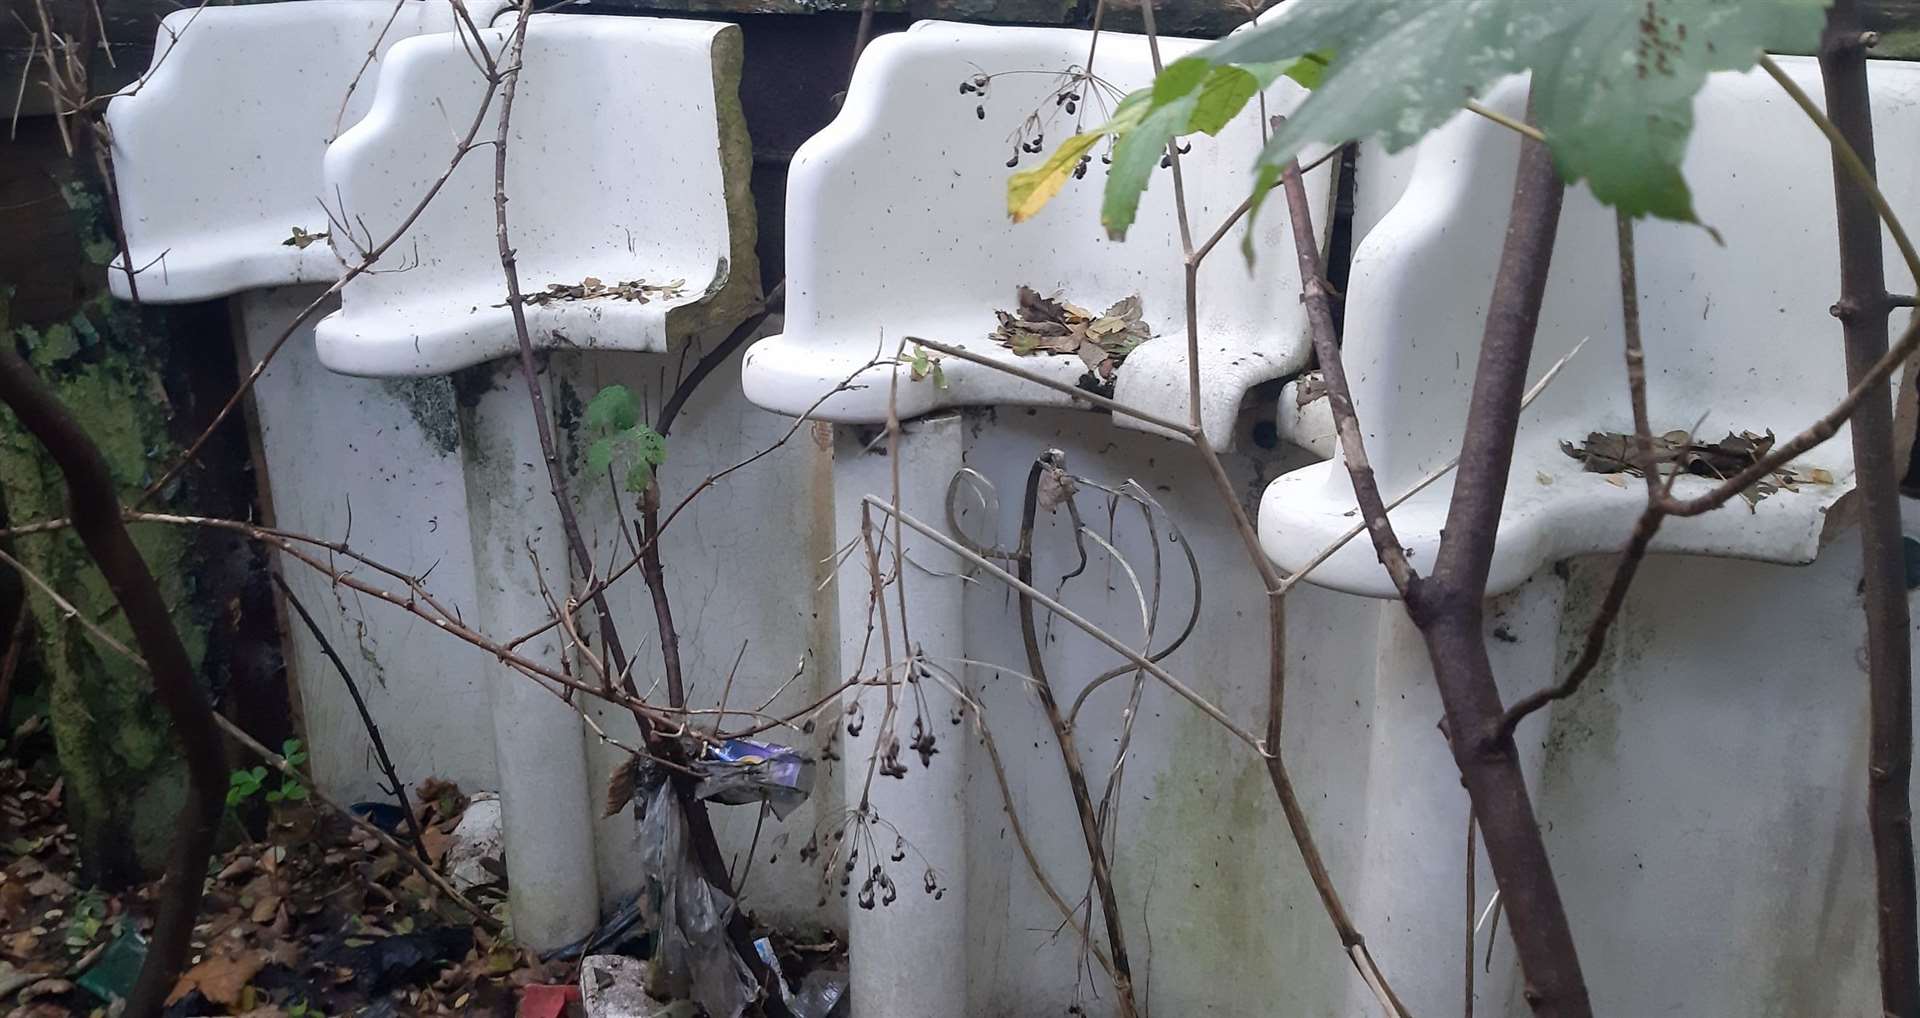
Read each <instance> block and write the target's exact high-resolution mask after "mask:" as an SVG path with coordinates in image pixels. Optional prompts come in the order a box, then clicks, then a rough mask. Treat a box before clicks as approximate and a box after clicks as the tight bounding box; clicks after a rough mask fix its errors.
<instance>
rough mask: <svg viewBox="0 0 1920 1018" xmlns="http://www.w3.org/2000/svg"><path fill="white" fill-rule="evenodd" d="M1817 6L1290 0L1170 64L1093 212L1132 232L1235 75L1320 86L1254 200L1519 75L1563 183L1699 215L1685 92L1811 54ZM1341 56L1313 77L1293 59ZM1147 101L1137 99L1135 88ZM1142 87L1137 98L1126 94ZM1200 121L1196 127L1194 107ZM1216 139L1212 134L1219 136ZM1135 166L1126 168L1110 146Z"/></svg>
mask: <svg viewBox="0 0 1920 1018" xmlns="http://www.w3.org/2000/svg"><path fill="white" fill-rule="evenodd" d="M1826 6H1827V0H1445V2H1436V0H1289V2H1288V3H1287V4H1285V5H1284V6H1282V7H1281V8H1280V9H1279V10H1278V11H1277V12H1276V13H1275V14H1274V16H1273V17H1272V18H1271V19H1270V20H1268V21H1266V22H1264V23H1262V24H1260V25H1259V26H1257V27H1255V28H1252V29H1249V30H1247V31H1244V32H1240V33H1237V34H1235V35H1232V36H1229V37H1228V38H1226V39H1223V40H1221V41H1219V42H1217V43H1214V44H1213V45H1211V46H1208V47H1207V48H1205V49H1203V50H1201V51H1199V52H1198V53H1196V54H1194V55H1193V56H1190V57H1187V58H1185V59H1183V60H1179V61H1177V62H1175V63H1173V64H1171V65H1169V66H1168V67H1167V68H1166V69H1165V70H1164V71H1163V72H1162V73H1161V74H1160V76H1159V79H1158V80H1157V81H1156V82H1155V84H1154V86H1153V88H1152V89H1151V90H1150V94H1151V99H1150V100H1149V103H1150V106H1149V108H1148V109H1147V111H1146V112H1145V113H1144V114H1142V115H1141V116H1140V119H1139V126H1138V127H1137V128H1135V129H1134V130H1132V131H1130V132H1128V133H1127V134H1126V135H1125V136H1123V137H1122V138H1121V140H1120V141H1119V142H1118V143H1116V146H1115V157H1114V167H1113V169H1114V172H1113V173H1111V174H1110V175H1109V176H1108V180H1107V193H1106V203H1105V206H1104V207H1103V209H1102V213H1101V219H1102V221H1103V222H1104V223H1105V224H1106V226H1107V229H1108V231H1109V232H1110V233H1112V234H1114V235H1115V236H1116V237H1118V236H1121V235H1124V234H1125V232H1126V229H1127V227H1128V226H1130V225H1132V223H1133V218H1134V213H1135V211H1136V210H1137V208H1138V206H1139V202H1140V194H1141V192H1142V191H1144V190H1145V188H1146V181H1147V177H1148V175H1149V172H1150V170H1151V168H1152V164H1151V163H1145V164H1144V165H1140V164H1138V161H1139V160H1142V159H1145V158H1147V157H1153V158H1157V157H1158V153H1160V152H1161V151H1162V150H1164V148H1165V147H1166V145H1167V143H1169V142H1170V141H1172V140H1173V139H1174V138H1176V137H1178V136H1179V135H1180V134H1183V133H1190V132H1191V131H1192V130H1195V129H1196V123H1195V122H1196V119H1197V120H1198V121H1199V123H1198V125H1197V126H1198V127H1207V126H1212V125H1214V124H1223V123H1225V122H1226V120H1227V119H1230V118H1231V117H1232V116H1233V115H1234V114H1235V113H1237V112H1238V111H1239V109H1240V107H1242V106H1244V105H1245V104H1246V101H1247V100H1248V99H1250V98H1251V96H1252V93H1251V92H1249V91H1248V90H1247V88H1246V85H1247V81H1245V80H1244V79H1237V80H1227V79H1222V78H1220V77H1219V76H1220V75H1221V74H1223V73H1224V72H1225V71H1226V70H1228V69H1232V68H1240V69H1242V70H1243V71H1245V72H1247V73H1249V74H1251V75H1252V76H1253V79H1254V80H1255V81H1260V80H1262V79H1264V80H1268V81H1270V80H1271V78H1272V76H1273V74H1274V71H1273V69H1274V68H1275V67H1287V68H1288V69H1289V70H1288V73H1294V74H1295V76H1296V77H1304V75H1303V74H1302V73H1295V72H1306V71H1312V72H1313V73H1318V74H1319V75H1320V79H1321V80H1320V81H1319V84H1318V86H1317V87H1315V88H1314V91H1313V94H1312V95H1310V96H1309V97H1308V98H1307V99H1306V101H1305V102H1303V103H1302V104H1301V105H1300V108H1299V109H1298V110H1296V111H1295V112H1294V113H1293V114H1292V116H1290V117H1289V118H1288V119H1287V121H1286V123H1285V124H1284V125H1282V126H1281V128H1280V129H1279V130H1277V131H1276V132H1274V135H1273V137H1272V138H1271V140H1269V142H1268V143H1267V146H1266V148H1265V149H1264V150H1263V151H1262V152H1261V153H1260V159H1259V164H1258V167H1259V171H1260V172H1259V180H1258V183H1257V184H1256V185H1255V201H1256V207H1257V203H1258V202H1259V200H1260V198H1261V197H1263V196H1264V195H1265V193H1266V192H1267V190H1268V189H1269V188H1270V187H1271V185H1272V184H1273V182H1274V181H1275V180H1277V179H1278V178H1279V176H1280V173H1281V170H1282V168H1284V167H1285V166H1286V164H1287V163H1288V161H1290V160H1292V159H1293V158H1294V157H1295V156H1297V155H1299V153H1300V150H1301V149H1302V148H1303V147H1305V146H1306V145H1307V144H1309V143H1311V142H1324V143H1328V144H1340V143H1344V142H1348V141H1354V140H1359V139H1377V140H1379V141H1380V142H1381V143H1382V144H1383V145H1384V146H1385V147H1386V148H1387V149H1388V151H1398V150H1400V149H1403V148H1405V147H1406V146H1408V145H1411V144H1412V143H1414V142H1415V141H1418V140H1419V139H1420V138H1421V137H1423V136H1425V135H1426V133H1427V132H1428V131H1431V130H1432V129H1433V128H1435V127H1437V126H1439V125H1440V124H1441V123H1442V122H1444V121H1445V120H1446V119H1447V118H1448V117H1450V116H1452V115H1453V114H1454V113H1455V112H1456V111H1458V110H1459V109H1461V107H1462V106H1464V105H1465V104H1466V101H1467V100H1469V99H1471V98H1472V97H1474V96H1477V95H1480V94H1481V93H1483V92H1484V91H1485V90H1486V89H1487V87H1488V86H1490V85H1492V84H1493V82H1495V81H1496V80H1498V79H1500V78H1501V77H1504V76H1506V75H1508V74H1513V73H1516V72H1519V71H1531V72H1532V75H1533V78H1532V80H1533V114H1534V120H1535V122H1536V123H1537V124H1538V126H1539V128H1540V130H1541V132H1542V133H1543V134H1545V135H1546V139H1547V144H1548V146H1549V148H1550V149H1551V150H1552V152H1553V158H1554V164H1555V166H1556V167H1557V168H1558V169H1559V171H1560V176H1561V177H1562V178H1563V179H1565V180H1566V181H1567V182H1568V183H1576V182H1579V181H1583V180H1584V181H1586V182H1587V184H1588V186H1589V187H1590V188H1591V189H1592V191H1593V193H1594V196H1595V197H1597V198H1598V199H1599V200H1600V201H1602V202H1604V203H1606V204H1608V205H1612V206H1614V207H1616V208H1618V209H1619V210H1620V211H1622V212H1625V213H1627V214H1628V215H1632V216H1657V217H1660V218H1663V219H1672V220H1678V221H1681V222H1694V221H1696V220H1695V215H1694V209H1693V197H1692V195H1691V193H1690V192H1689V191H1688V189H1687V184H1686V180H1685V179H1684V178H1683V177H1682V176H1681V173H1680V160H1681V157H1682V156H1683V155H1684V154H1685V151H1686V144H1687V138H1688V136H1689V135H1690V134H1691V133H1692V131H1693V97H1694V94H1695V93H1696V92H1698V91H1699V90H1700V86H1701V85H1702V84H1703V83H1704V82H1705V81H1706V79H1707V75H1708V74H1710V73H1712V72H1714V71H1731V70H1745V69H1746V68H1749V67H1751V66H1753V64H1754V62H1755V61H1756V60H1757V59H1758V58H1759V56H1760V53H1761V52H1762V50H1763V48H1765V47H1768V46H1772V47H1776V48H1792V49H1797V50H1801V51H1805V50H1806V49H1808V48H1810V47H1811V46H1812V45H1813V43H1814V42H1815V41H1816V40H1817V39H1818V37H1819V34H1820V28H1821V24H1822V22H1823V12H1824V11H1825V9H1826ZM1326 53H1336V54H1338V56H1337V57H1335V58H1333V59H1332V60H1331V61H1326V60H1324V59H1323V60H1322V61H1321V63H1322V64H1323V66H1321V67H1319V68H1305V67H1302V66H1301V64H1300V61H1302V60H1303V59H1312V58H1314V57H1315V56H1316V55H1323V54H1326ZM1143 91H1147V90H1143ZM1136 94H1139V93H1136ZM1202 111H1204V114H1205V115H1204V116H1198V114H1200V113H1202ZM1215 129H1216V130H1217V128H1215ZM1123 149H1125V150H1129V154H1130V155H1132V156H1133V157H1134V159H1135V160H1136V163H1130V164H1129V169H1128V172H1125V173H1123V172H1121V160H1120V152H1121V150H1123Z"/></svg>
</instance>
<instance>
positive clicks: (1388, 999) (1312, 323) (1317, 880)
mask: <svg viewBox="0 0 1920 1018" xmlns="http://www.w3.org/2000/svg"><path fill="white" fill-rule="evenodd" d="M1281 180H1282V183H1283V185H1284V187H1285V188H1286V195H1287V217H1288V218H1289V219H1290V220H1291V221H1292V226H1293V244H1294V254H1295V259H1296V261H1297V263H1298V265H1299V270H1300V285H1301V291H1300V299H1301V300H1302V302H1304V303H1305V304H1306V306H1307V322H1308V325H1309V327H1310V328H1311V331H1312V338H1313V345H1314V350H1315V352H1316V353H1317V354H1318V356H1319V358H1320V368H1321V373H1322V374H1323V375H1325V376H1326V380H1327V392H1328V395H1329V397H1330V398H1331V399H1332V400H1333V401H1334V402H1333V407H1334V419H1335V421H1336V424H1337V426H1338V428H1339V432H1340V439H1341V444H1342V448H1343V450H1344V451H1345V452H1346V453H1347V468H1348V474H1349V475H1350V476H1351V477H1352V479H1353V486H1354V492H1355V495H1356V497H1358V498H1359V500H1360V506H1361V514H1362V515H1363V516H1364V517H1365V518H1366V521H1367V527H1368V530H1369V531H1370V532H1372V533H1373V534H1374V540H1375V547H1376V548H1378V549H1380V550H1381V561H1382V562H1388V561H1389V550H1390V551H1391V552H1392V553H1393V554H1395V555H1397V556H1398V561H1399V564H1400V566H1401V567H1402V569H1403V570H1404V572H1405V573H1406V574H1408V575H1411V574H1412V572H1413V568H1412V566H1410V565H1408V564H1407V561H1406V552H1405V551H1403V550H1401V548H1400V544H1399V539H1398V538H1396V537H1395V536H1394V534H1393V527H1392V525H1391V524H1390V523H1388V521H1387V511H1386V509H1385V507H1383V506H1381V505H1380V490H1379V487H1378V485H1377V484H1375V483H1374V479H1373V470H1372V468H1371V467H1369V466H1368V465H1367V453H1366V447H1365V445H1364V444H1363V443H1362V441H1361V438H1360V429H1359V424H1358V421H1357V420H1356V419H1355V418H1354V414H1353V397H1352V396H1351V395H1350V394H1349V393H1348V390H1347V377H1346V372H1345V370H1344V369H1343V368H1342V366H1341V361H1340V345H1339V342H1338V340H1337V339H1336V337H1335V336H1334V331H1333V314H1332V309H1331V306H1330V303H1329V301H1328V298H1327V288H1326V282H1325V280H1324V279H1323V273H1322V271H1321V267H1320V244H1319V241H1318V239H1317V238H1316V237H1315V236H1314V232H1313V206H1312V203H1311V202H1310V201H1309V200H1308V198H1307V188H1306V184H1305V182H1304V181H1302V180H1301V177H1300V163H1299V160H1294V161H1293V162H1291V163H1289V164H1288V166H1287V169H1286V171H1285V173H1283V174H1282V176H1281ZM1369 500H1371V504H1369ZM1261 557H1262V559H1264V558H1265V554H1264V552H1263V553H1262V555H1261ZM1392 568H1393V567H1392V566H1391V565H1389V571H1392ZM1399 582H1400V576H1399V574H1398V573H1396V574H1395V583H1396V584H1398V583H1399ZM1274 600H1275V601H1276V602H1277V601H1278V600H1279V599H1278V598H1274ZM1280 628H1281V627H1280V624H1279V622H1278V620H1276V621H1275V624H1274V626H1273V629H1274V630H1275V632H1276V633H1278V632H1279V631H1280ZM1274 644H1275V645H1274V647H1273V648H1272V650H1271V653H1272V654H1273V655H1274V656H1275V657H1276V658H1277V657H1279V656H1280V655H1281V654H1282V653H1284V650H1285V648H1284V646H1282V645H1281V644H1280V640H1279V637H1278V636H1277V635H1276V636H1275V637H1274ZM1278 667H1279V666H1278V665H1276V666H1275V669H1276V671H1277V670H1278ZM1279 693H1280V686H1279V682H1278V680H1277V679H1276V681H1275V683H1274V691H1273V694H1272V695H1271V696H1270V697H1269V701H1270V702H1269V706H1268V716H1267V743H1268V745H1269V746H1275V747H1277V746H1278V745H1279V744H1280V726H1281V701H1280V695H1279ZM1267 772H1268V776H1269V777H1270V778H1271V779H1272V781H1273V788H1274V792H1275V793H1276V794H1277V795H1278V796H1279V798H1280V805H1281V808H1282V809H1284V810H1285V811H1286V813H1287V822H1288V824H1289V825H1291V826H1293V828H1294V830H1295V831H1296V832H1304V831H1305V830H1306V816H1305V814H1304V813H1303V812H1302V811H1301V810H1300V804H1299V797H1298V795H1297V794H1296V793H1295V792H1294V789H1293V781H1292V779H1291V778H1290V777H1288V775H1287V771H1286V766H1285V764H1284V763H1283V762H1282V759H1281V756H1280V754H1279V753H1278V752H1277V751H1276V752H1275V753H1274V755H1273V756H1272V757H1270V758H1268V760H1267ZM1296 815H1298V816H1297V820H1296ZM1297 840H1298V841H1299V842H1300V855H1301V857H1302V859H1303V860H1304V861H1305V862H1306V865H1307V871H1308V873H1309V874H1311V875H1312V877H1313V886H1314V888H1315V889H1316V890H1318V891H1319V892H1320V898H1321V905H1322V906H1323V907H1324V908H1325V909H1326V912H1327V918H1328V919H1330V920H1332V922H1333V927H1334V930H1335V931H1337V932H1338V933H1339V935H1340V943H1341V946H1343V947H1345V948H1346V949H1347V952H1348V956H1349V957H1350V958H1352V960H1353V963H1354V966H1355V967H1356V968H1357V969H1359V971H1360V975H1361V978H1362V979H1365V980H1366V981H1367V984H1368V985H1369V986H1371V987H1374V988H1375V990H1376V992H1378V993H1379V994H1380V995H1381V997H1382V998H1383V1003H1385V1004H1386V1007H1387V1012H1388V1013H1389V1014H1393V1015H1404V1014H1406V1013H1407V1009H1406V1007H1405V1006H1404V1005H1403V1004H1401V1003H1400V1000H1399V998H1398V997H1396V996H1395V995H1394V993H1393V990H1392V988H1391V987H1389V986H1388V984H1387V981H1386V977H1385V975H1384V974H1382V973H1381V972H1380V971H1379V969H1378V967H1377V966H1375V965H1374V963H1373V957H1372V955H1371V954H1369V953H1368V952H1367V948H1366V941H1365V938H1363V937H1362V936H1361V935H1360V931H1359V929H1358V928H1356V927H1355V926H1354V924H1353V919H1352V917H1350V916H1349V915H1348V914H1347V910H1346V906H1345V905H1344V904H1342V903H1341V901H1340V898H1339V896H1338V895H1337V894H1335V893H1334V888H1333V877H1332V876H1331V875H1330V874H1329V873H1328V872H1327V870H1326V863H1325V862H1323V861H1322V860H1321V858H1320V852H1319V849H1318V848H1317V847H1316V846H1315V844H1314V842H1313V839H1312V838H1311V837H1297ZM1363 962H1364V964H1363Z"/></svg>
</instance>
